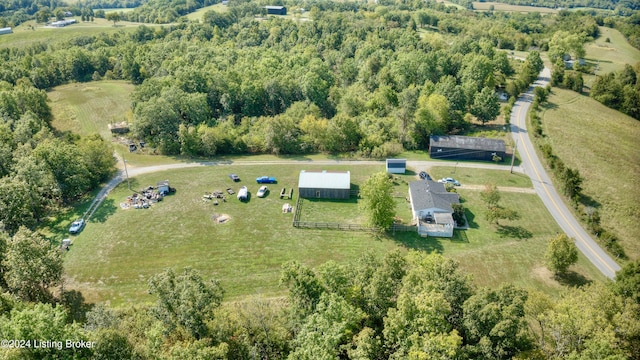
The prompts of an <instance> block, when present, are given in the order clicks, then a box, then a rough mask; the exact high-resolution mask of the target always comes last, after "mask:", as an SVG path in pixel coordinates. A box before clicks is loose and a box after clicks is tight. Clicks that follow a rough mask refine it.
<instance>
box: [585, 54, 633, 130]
mask: <svg viewBox="0 0 640 360" xmlns="http://www.w3.org/2000/svg"><path fill="white" fill-rule="evenodd" d="M639 77H640V64H636V65H635V66H631V65H629V64H627V65H625V68H624V69H623V70H620V71H616V72H611V73H608V74H604V75H602V76H598V77H597V78H596V80H595V81H594V82H593V85H592V86H591V97H593V98H594V99H596V100H598V101H599V102H601V103H602V104H604V105H606V106H608V107H610V108H612V109H616V110H619V111H621V112H623V113H625V114H627V115H629V116H631V117H634V118H636V119H638V120H640V81H639V80H638V78H639Z"/></svg>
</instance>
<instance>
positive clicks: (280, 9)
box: [264, 6, 287, 15]
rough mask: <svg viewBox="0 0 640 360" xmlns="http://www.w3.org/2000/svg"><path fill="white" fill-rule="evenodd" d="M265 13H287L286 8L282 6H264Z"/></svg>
mask: <svg viewBox="0 0 640 360" xmlns="http://www.w3.org/2000/svg"><path fill="white" fill-rule="evenodd" d="M264 8H265V9H267V15H287V8H286V7H284V6H265V7H264Z"/></svg>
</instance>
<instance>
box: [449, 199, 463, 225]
mask: <svg viewBox="0 0 640 360" xmlns="http://www.w3.org/2000/svg"><path fill="white" fill-rule="evenodd" d="M451 207H452V208H453V215H452V217H453V220H455V222H456V224H457V225H458V226H464V224H465V221H464V206H462V204H451Z"/></svg>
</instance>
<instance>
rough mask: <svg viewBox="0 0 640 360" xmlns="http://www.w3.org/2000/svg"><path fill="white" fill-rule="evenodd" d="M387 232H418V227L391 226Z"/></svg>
mask: <svg viewBox="0 0 640 360" xmlns="http://www.w3.org/2000/svg"><path fill="white" fill-rule="evenodd" d="M389 231H418V227H417V226H415V225H404V224H393V225H391V227H390V228H389Z"/></svg>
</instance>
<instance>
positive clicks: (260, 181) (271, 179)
mask: <svg viewBox="0 0 640 360" xmlns="http://www.w3.org/2000/svg"><path fill="white" fill-rule="evenodd" d="M256 182H257V183H258V184H275V183H276V178H274V177H270V176H260V177H259V178H257V179H256Z"/></svg>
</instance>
